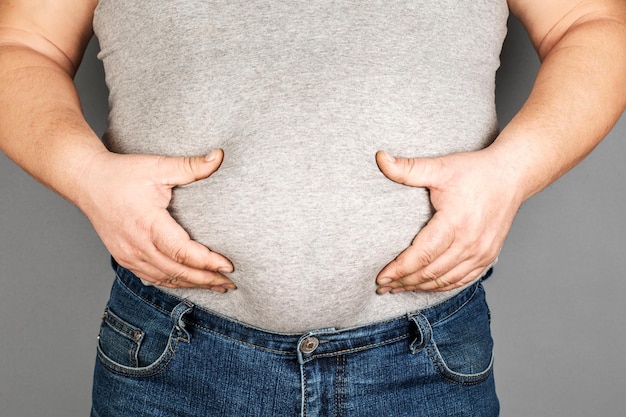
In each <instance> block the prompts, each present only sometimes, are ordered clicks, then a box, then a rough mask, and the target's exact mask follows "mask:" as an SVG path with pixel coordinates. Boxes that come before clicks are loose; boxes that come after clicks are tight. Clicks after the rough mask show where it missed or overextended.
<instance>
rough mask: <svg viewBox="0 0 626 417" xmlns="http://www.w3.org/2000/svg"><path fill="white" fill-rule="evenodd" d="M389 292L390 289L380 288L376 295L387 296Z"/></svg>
mask: <svg viewBox="0 0 626 417" xmlns="http://www.w3.org/2000/svg"><path fill="white" fill-rule="evenodd" d="M389 291H391V287H381V288H379V289H377V290H376V293H377V294H378V295H383V294H387V293H388V292H389Z"/></svg>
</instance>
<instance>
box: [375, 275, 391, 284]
mask: <svg viewBox="0 0 626 417" xmlns="http://www.w3.org/2000/svg"><path fill="white" fill-rule="evenodd" d="M391 281H393V280H392V279H391V278H387V277H383V278H380V279H379V280H378V285H387V284H389V283H390V282H391Z"/></svg>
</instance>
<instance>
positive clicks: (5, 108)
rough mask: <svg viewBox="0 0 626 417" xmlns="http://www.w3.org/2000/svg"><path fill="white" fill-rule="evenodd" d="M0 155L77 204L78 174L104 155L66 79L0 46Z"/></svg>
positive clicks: (51, 65)
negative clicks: (101, 153) (91, 160)
mask: <svg viewBox="0 0 626 417" xmlns="http://www.w3.org/2000/svg"><path fill="white" fill-rule="evenodd" d="M0 108H1V109H2V111H1V112H0V149H1V150H2V151H4V152H5V153H6V154H7V155H8V156H9V157H10V158H11V159H12V160H13V161H15V162H16V163H17V164H18V165H20V166H21V167H22V168H23V169H24V170H26V171H27V172H28V173H30V174H31V175H32V176H33V177H35V178H36V179H37V180H39V181H41V182H42V183H44V184H45V185H47V186H48V187H50V188H52V189H53V190H55V191H56V192H58V193H59V194H61V195H62V196H64V197H65V198H67V199H68V200H70V201H72V202H75V203H76V202H77V200H78V194H79V189H80V187H79V180H80V178H81V172H82V170H83V169H84V167H85V165H86V164H87V163H88V161H89V159H90V158H91V156H93V155H94V154H96V153H99V152H102V151H105V150H106V149H105V148H104V146H103V145H102V143H101V142H100V140H99V138H98V137H97V135H96V134H95V133H94V132H93V131H92V130H91V128H90V127H89V125H88V124H87V122H86V121H85V119H84V117H83V114H82V110H81V106H80V101H79V98H78V94H77V92H76V89H75V86H74V84H73V81H72V78H71V76H70V74H68V72H67V69H66V68H62V67H61V66H60V65H59V64H58V63H56V62H55V61H53V60H51V59H49V58H47V57H46V56H44V55H42V54H39V53H38V52H36V51H34V50H31V49H29V48H27V47H23V46H17V45H11V44H5V45H0Z"/></svg>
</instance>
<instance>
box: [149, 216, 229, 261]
mask: <svg viewBox="0 0 626 417" xmlns="http://www.w3.org/2000/svg"><path fill="white" fill-rule="evenodd" d="M150 240H151V241H152V243H153V244H154V245H155V246H156V247H157V249H158V250H159V251H160V252H161V253H163V254H165V255H167V256H169V257H170V258H172V259H173V260H174V261H176V262H178V263H180V264H183V265H186V266H188V267H191V268H197V269H204V270H209V271H219V272H224V273H228V272H232V271H233V269H234V268H233V264H232V263H231V262H230V261H229V260H228V259H227V258H225V257H224V256H222V255H220V254H219V253H216V252H212V251H211V250H210V249H209V248H207V247H206V246H204V245H201V244H200V243H198V242H196V241H194V240H192V239H191V238H190V237H189V234H188V233H187V232H186V231H185V229H183V228H182V227H181V226H180V225H179V224H178V223H177V222H176V220H174V219H173V218H172V216H170V214H169V212H167V211H166V210H163V211H161V212H160V213H159V215H158V216H157V217H156V218H155V220H154V221H153V222H152V225H151V227H150Z"/></svg>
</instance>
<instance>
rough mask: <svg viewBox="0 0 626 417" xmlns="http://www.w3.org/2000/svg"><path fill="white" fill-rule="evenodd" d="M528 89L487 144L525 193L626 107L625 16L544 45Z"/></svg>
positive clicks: (572, 161) (564, 165)
mask: <svg viewBox="0 0 626 417" xmlns="http://www.w3.org/2000/svg"><path fill="white" fill-rule="evenodd" d="M539 50H540V54H542V55H543V56H542V58H543V62H542V65H541V67H540V69H539V72H538V75H537V78H536V82H535V85H534V87H533V89H532V91H531V94H530V96H529V98H528V100H527V102H526V103H525V105H524V106H523V107H522V109H521V110H520V111H519V113H518V114H517V115H516V116H515V117H514V118H513V120H512V121H511V122H510V123H509V124H508V125H507V126H506V127H505V128H504V130H503V131H502V133H501V134H500V135H499V137H498V138H497V140H496V141H495V142H494V144H493V145H492V146H491V147H490V149H489V151H492V152H494V154H495V157H496V158H499V159H500V160H501V161H502V162H503V163H504V164H505V166H506V171H507V172H508V173H509V174H510V176H511V179H512V181H513V184H515V186H516V187H517V189H518V191H519V198H520V200H522V201H523V200H525V199H527V198H529V197H530V196H532V195H534V194H536V193H537V192H539V191H541V190H542V189H543V188H545V187H546V186H548V185H549V184H550V183H551V182H553V181H554V180H556V179H557V178H558V177H560V176H561V175H562V174H564V173H565V172H567V171H568V170H569V169H571V168H572V167H573V166H574V165H576V164H577V163H578V162H579V161H580V160H581V159H582V158H584V157H585V156H586V155H587V154H588V153H589V152H590V151H591V150H592V149H593V148H594V147H595V146H596V145H597V144H598V143H599V142H600V141H601V140H602V138H604V136H605V135H606V134H607V133H608V132H609V130H610V129H611V127H612V126H613V125H614V124H615V122H616V121H617V120H618V119H619V117H620V115H621V113H622V112H623V111H624V108H625V106H626V23H625V22H624V21H619V20H618V19H612V18H611V19H608V18H607V19H596V20H590V21H587V22H585V23H581V24H579V25H576V26H573V27H572V28H571V29H570V30H569V31H567V32H566V33H565V35H564V36H563V37H561V38H560V39H559V40H558V42H556V43H555V44H554V45H550V47H549V49H547V50H544V51H542V50H541V48H539Z"/></svg>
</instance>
